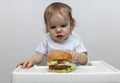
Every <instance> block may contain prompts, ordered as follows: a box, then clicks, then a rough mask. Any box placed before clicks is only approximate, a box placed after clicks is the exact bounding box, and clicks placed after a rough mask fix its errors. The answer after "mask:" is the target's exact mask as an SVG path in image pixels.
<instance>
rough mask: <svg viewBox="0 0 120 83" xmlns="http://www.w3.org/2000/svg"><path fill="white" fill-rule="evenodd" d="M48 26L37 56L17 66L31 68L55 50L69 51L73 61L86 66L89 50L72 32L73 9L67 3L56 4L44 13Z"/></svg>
mask: <svg viewBox="0 0 120 83" xmlns="http://www.w3.org/2000/svg"><path fill="white" fill-rule="evenodd" d="M44 20H45V25H46V32H47V33H48V34H47V35H46V37H45V38H44V39H43V40H42V41H41V42H40V43H39V45H38V46H37V48H36V49H35V51H36V54H34V55H33V56H32V57H30V58H29V59H27V60H24V61H21V62H19V63H18V64H17V67H18V66H20V65H21V66H22V68H30V67H32V66H33V65H34V64H38V63H40V62H41V61H42V59H43V57H44V56H47V55H48V54H49V53H50V52H52V51H54V50H62V51H67V52H70V53H71V54H72V58H73V61H76V62H78V63H79V64H81V65H85V64H86V63H87V61H88V58H87V50H86V48H85V47H84V44H83V42H82V41H81V39H79V38H78V37H76V36H75V35H74V34H73V33H72V31H73V29H74V27H75V20H74V18H73V17H72V9H71V7H70V6H68V5H67V4H65V3H61V2H54V3H52V4H50V5H49V6H48V7H47V8H46V10H45V12H44Z"/></svg>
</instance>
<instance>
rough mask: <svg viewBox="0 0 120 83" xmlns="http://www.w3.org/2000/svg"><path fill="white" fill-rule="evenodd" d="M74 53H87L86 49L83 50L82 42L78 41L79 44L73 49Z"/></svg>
mask: <svg viewBox="0 0 120 83" xmlns="http://www.w3.org/2000/svg"><path fill="white" fill-rule="evenodd" d="M75 51H76V52H79V53H81V52H87V49H86V48H85V46H84V44H83V42H82V41H79V43H78V44H77V46H76V47H75Z"/></svg>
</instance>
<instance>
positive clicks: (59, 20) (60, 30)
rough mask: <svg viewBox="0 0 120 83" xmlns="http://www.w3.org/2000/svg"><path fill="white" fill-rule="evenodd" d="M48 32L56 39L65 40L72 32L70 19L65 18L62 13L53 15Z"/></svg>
mask: <svg viewBox="0 0 120 83" xmlns="http://www.w3.org/2000/svg"><path fill="white" fill-rule="evenodd" d="M48 32H49V33H50V36H51V38H52V39H53V40H54V41H58V42H61V41H64V40H65V39H67V38H68V36H69V35H70V33H71V29H70V21H69V20H67V19H65V18H64V17H63V16H62V15H60V14H57V15H55V16H54V17H51V20H50V24H49V26H48Z"/></svg>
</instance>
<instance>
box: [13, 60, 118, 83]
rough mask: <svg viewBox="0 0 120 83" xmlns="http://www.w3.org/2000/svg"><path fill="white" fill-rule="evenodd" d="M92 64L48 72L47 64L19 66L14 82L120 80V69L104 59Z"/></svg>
mask: <svg viewBox="0 0 120 83" xmlns="http://www.w3.org/2000/svg"><path fill="white" fill-rule="evenodd" d="M90 64H91V65H86V66H77V67H76V70H75V71H73V72H70V73H52V72H48V67H47V66H36V65H35V66H33V67H32V68H30V69H21V68H20V67H19V68H16V69H15V70H14V71H13V72H12V83H40V82H41V83H50V82H52V83H56V82H60V83H62V82H63V83H78V82H120V70H118V69H116V68H115V67H113V66H111V65H109V64H108V63H106V62H104V61H102V60H100V61H91V62H90ZM86 79H87V80H86ZM71 80H72V81H71Z"/></svg>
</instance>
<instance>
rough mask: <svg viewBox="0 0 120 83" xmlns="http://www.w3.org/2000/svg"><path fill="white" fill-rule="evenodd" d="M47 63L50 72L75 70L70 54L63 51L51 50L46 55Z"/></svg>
mask: <svg viewBox="0 0 120 83" xmlns="http://www.w3.org/2000/svg"><path fill="white" fill-rule="evenodd" d="M47 64H48V70H49V71H50V72H57V73H68V72H72V71H74V70H75V65H74V64H73V63H72V55H71V54H70V53H69V52H65V51H53V52H51V53H50V54H49V55H48V57H47Z"/></svg>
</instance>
